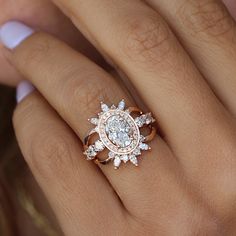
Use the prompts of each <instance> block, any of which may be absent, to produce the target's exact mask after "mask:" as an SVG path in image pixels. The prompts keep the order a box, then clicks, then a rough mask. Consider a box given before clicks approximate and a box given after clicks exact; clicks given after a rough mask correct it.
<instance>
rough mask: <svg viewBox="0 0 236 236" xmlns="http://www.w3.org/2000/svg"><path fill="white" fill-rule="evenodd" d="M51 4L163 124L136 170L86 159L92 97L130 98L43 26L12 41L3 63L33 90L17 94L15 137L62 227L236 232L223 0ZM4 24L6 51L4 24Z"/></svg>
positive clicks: (234, 69) (235, 135)
mask: <svg viewBox="0 0 236 236" xmlns="http://www.w3.org/2000/svg"><path fill="white" fill-rule="evenodd" d="M55 2H56V3H57V4H58V5H59V6H60V8H61V9H62V10H63V11H64V12H65V13H66V14H67V15H68V16H69V17H70V18H71V19H72V20H73V22H74V23H75V24H76V25H77V27H78V28H79V29H80V30H81V31H83V32H84V34H86V36H87V37H88V38H89V39H90V41H91V42H92V43H93V44H94V45H95V46H96V47H97V48H98V49H99V50H100V51H101V52H102V53H104V55H105V56H106V57H108V58H111V59H112V61H113V63H114V64H115V65H116V66H117V68H119V69H120V70H122V72H123V73H125V74H126V75H127V76H128V77H129V78H130V80H131V81H132V83H133V84H134V86H135V88H136V89H137V90H138V92H139V95H140V98H142V99H143V102H144V103H145V105H147V106H148V107H149V109H150V110H151V111H152V112H153V114H154V115H155V117H156V118H157V120H158V124H159V126H160V128H161V135H160V133H159V135H160V136H157V137H156V139H155V140H154V141H153V142H152V143H151V146H152V151H151V152H149V153H146V154H143V155H142V157H140V167H139V168H138V169H135V168H134V166H132V165H126V166H121V168H120V169H119V170H118V171H114V170H113V169H112V168H111V166H109V165H108V166H99V167H98V166H96V165H94V163H93V162H88V161H86V160H84V156H83V154H82V152H83V150H82V147H81V144H80V142H79V140H82V139H83V138H84V137H85V135H86V133H87V131H88V130H89V129H90V128H91V127H90V126H89V125H88V123H87V122H86V120H87V119H88V118H90V117H91V116H94V115H95V114H96V113H97V112H98V111H99V106H98V104H99V102H100V101H101V100H103V101H105V102H107V103H109V104H112V103H117V102H118V101H119V100H120V99H121V98H125V100H126V101H127V102H128V105H134V104H135V102H134V100H136V99H137V95H134V94H133V93H132V92H131V94H128V92H127V91H126V90H125V89H124V88H123V86H122V84H121V83H117V82H116V80H114V79H113V78H112V76H111V75H109V74H107V73H106V72H105V71H104V70H102V69H101V68H100V67H99V66H97V65H96V64H94V63H92V62H91V61H90V60H88V59H87V58H85V57H84V56H82V55H81V54H79V53H77V52H75V51H74V50H73V49H71V48H69V47H68V46H66V45H65V44H64V43H62V42H60V41H59V40H57V39H55V38H53V37H51V36H49V35H47V34H44V33H35V34H33V36H31V37H29V38H28V39H27V40H25V41H24V42H22V43H21V44H20V45H19V46H17V44H15V45H14V47H11V48H13V49H12V51H8V53H7V55H8V60H9V61H10V62H11V63H12V64H13V65H14V66H15V67H16V68H17V69H18V70H19V71H20V72H21V73H22V75H23V76H25V77H26V78H27V79H29V80H30V81H31V82H32V83H33V84H34V85H35V86H36V88H37V89H38V90H39V92H40V93H39V92H33V93H32V94H31V95H29V96H27V97H25V99H24V100H23V101H22V96H20V97H19V101H20V104H19V105H18V107H17V108H16V112H15V115H14V125H15V130H16V134H17V137H18V141H19V144H20V147H21V149H22V152H23V154H24V156H25V158H26V161H27V162H28V164H29V166H30V168H31V170H32V172H33V173H34V175H35V177H36V179H37V180H38V182H39V184H40V186H41V187H42V189H43V190H44V192H45V193H46V196H47V197H48V199H49V201H50V203H51V205H52V207H53V209H54V211H55V213H56V215H57V217H58V219H59V221H60V223H61V226H62V229H63V231H64V232H65V234H66V235H69V236H70V235H234V234H235V232H236V228H235V223H234V222H235V220H236V219H235V209H234V205H235V197H236V191H235V179H236V159H235V155H236V147H235V142H236V129H235V113H236V105H235V102H234V101H235V90H234V88H235V83H236V80H235V74H236V65H235V63H236V58H235V57H236V56H235V55H236V44H235V42H234V39H235V36H236V31H235V22H234V21H233V19H232V18H231V16H230V15H229V14H228V12H227V11H226V10H225V8H224V7H223V5H222V4H221V3H220V2H219V1H217V0H214V1H208V0H201V1H188V2H186V1H184V0H174V1H173V0H167V1H157V0H149V1H148V3H149V5H150V6H148V5H146V4H144V3H143V2H140V1H136V0H134V1H129V2H127V1H123V0H119V1H111V0H109V1H108V0H101V1H98V2H96V1H92V0H87V1H74V0H69V1H68V0H67V1H65V0H60V1H59V0H58V1H57V0H55ZM65 9H66V10H65ZM134 9H135V10H134ZM158 12H159V13H158ZM163 17H165V19H166V20H167V22H165V21H164V19H163ZM168 25H170V26H171V29H172V30H171V29H170V27H169V26H168ZM19 29H21V30H19V32H20V35H19V34H17V35H16V37H15V39H18V37H21V36H22V34H25V33H26V31H25V28H24V27H23V26H19ZM2 32H3V34H2V37H3V38H4V42H5V45H6V46H7V47H8V48H9V47H10V46H12V45H10V44H9V40H12V38H11V39H9V35H10V34H9V32H10V33H11V32H12V27H11V24H9V25H8V26H7V25H6V26H5V30H4V31H2ZM4 32H5V33H4ZM27 32H29V30H28V31H27ZM173 32H174V33H173ZM27 36H29V35H27ZM179 42H181V44H180V43H179ZM20 93H21V95H22V87H19V89H18V95H19V94H20ZM43 97H45V99H44V98H43ZM138 100H139V99H138ZM68 125H69V126H68Z"/></svg>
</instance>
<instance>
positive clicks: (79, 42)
mask: <svg viewBox="0 0 236 236" xmlns="http://www.w3.org/2000/svg"><path fill="white" fill-rule="evenodd" d="M0 7H1V9H2V13H1V15H0V24H3V23H4V22H6V21H8V20H12V19H17V20H19V21H22V22H25V23H27V24H28V25H30V26H31V27H33V28H35V29H41V30H43V31H46V32H50V33H51V34H53V35H55V36H56V37H58V38H60V39H61V40H63V41H65V42H66V43H68V44H69V45H70V46H71V47H73V48H74V49H76V50H78V51H81V52H83V53H84V54H85V55H87V56H88V57H90V58H92V59H93V60H94V61H96V62H97V63H100V64H101V65H103V64H104V61H103V60H102V58H101V56H99V54H98V53H97V52H96V50H95V49H94V48H93V47H92V45H91V44H90V43H89V42H88V41H87V40H86V39H85V38H84V37H83V35H82V34H81V33H80V32H79V31H78V30H77V29H76V28H75V27H74V26H73V24H72V23H71V21H70V20H69V19H68V18H67V17H66V16H65V15H63V14H62V13H61V11H60V10H59V9H58V8H57V7H56V6H55V5H54V4H52V3H51V2H50V1H49V0H17V1H14V0H0ZM35 16H37V17H35ZM22 79H23V78H22V76H21V75H20V74H19V73H18V72H17V71H16V70H15V68H14V67H12V65H10V63H9V62H8V61H7V60H6V59H5V57H4V55H3V45H2V44H1V43H0V83H3V84H7V85H11V86H15V85H17V83H19V81H20V80H22Z"/></svg>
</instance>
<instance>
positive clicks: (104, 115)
mask: <svg viewBox="0 0 236 236" xmlns="http://www.w3.org/2000/svg"><path fill="white" fill-rule="evenodd" d="M101 109H102V112H100V113H99V114H98V117H96V118H91V119H89V121H90V123H92V124H93V125H95V126H96V127H95V128H94V129H92V130H91V131H90V132H89V134H88V135H87V136H86V137H85V139H84V154H85V155H86V157H87V160H93V161H94V162H95V163H97V164H104V165H105V164H108V163H109V162H111V161H113V165H114V168H115V169H118V168H119V166H120V165H121V163H122V162H124V163H127V162H128V161H130V162H131V163H133V164H134V165H135V166H138V157H139V156H140V155H141V154H142V153H141V152H142V151H147V150H150V149H151V148H150V146H149V145H148V144H147V142H150V141H152V140H153V139H154V137H155V136H156V128H155V127H154V126H153V123H154V122H155V119H154V118H153V117H152V115H151V113H145V114H143V112H142V111H141V110H140V109H138V108H137V107H129V108H127V109H125V101H124V100H121V101H120V102H119V104H118V106H117V107H116V106H115V105H112V106H111V107H109V106H108V105H106V104H105V103H101ZM147 129H148V130H149V134H148V135H143V134H142V133H141V132H142V130H147ZM96 136H98V137H99V139H97V140H96V141H94V142H92V141H93V140H94V139H95V137H96ZM105 150H108V153H107V157H106V158H105V159H102V158H100V157H98V156H99V154H100V153H101V152H105Z"/></svg>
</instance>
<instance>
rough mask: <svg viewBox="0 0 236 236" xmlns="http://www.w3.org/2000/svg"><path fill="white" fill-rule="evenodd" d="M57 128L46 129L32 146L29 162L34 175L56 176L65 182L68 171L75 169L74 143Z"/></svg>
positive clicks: (36, 137)
mask: <svg viewBox="0 0 236 236" xmlns="http://www.w3.org/2000/svg"><path fill="white" fill-rule="evenodd" d="M70 141H71V139H70V137H68V135H66V134H62V133H61V132H60V131H59V130H57V129H56V128H55V127H54V128H52V127H44V128H43V129H42V131H40V133H39V134H37V135H35V137H34V138H33V139H32V141H31V144H30V150H29V152H30V154H29V158H28V162H29V164H30V166H31V169H32V170H33V172H34V173H37V174H38V175H40V177H42V178H47V179H50V177H51V176H54V177H55V176H56V177H57V178H58V179H60V180H63V179H64V178H66V173H67V172H66V170H68V168H72V167H73V159H72V153H71V152H72V151H71V149H72V146H71V145H72V142H70Z"/></svg>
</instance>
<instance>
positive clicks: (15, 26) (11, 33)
mask: <svg viewBox="0 0 236 236" xmlns="http://www.w3.org/2000/svg"><path fill="white" fill-rule="evenodd" d="M33 33H34V30H33V29H31V28H30V27H28V26H26V25H24V24H22V23H20V22H18V21H9V22H7V23H5V24H4V25H2V26H1V27H0V41H1V43H2V44H3V45H4V46H5V47H6V48H8V49H14V48H15V47H17V46H18V45H20V44H21V43H22V42H23V41H24V40H25V39H27V38H28V37H29V36H30V35H32V34H33Z"/></svg>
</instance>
